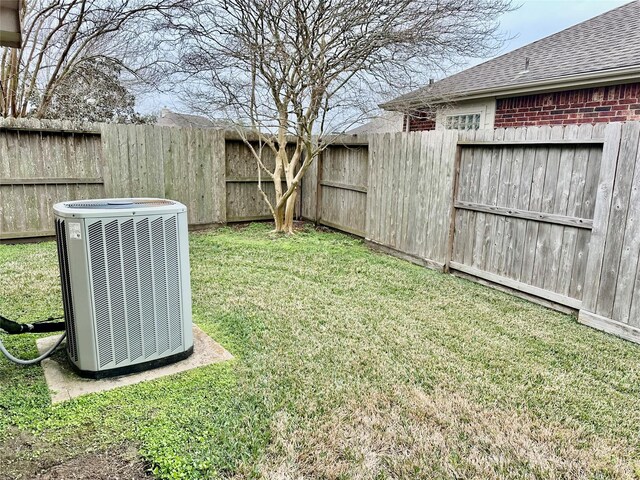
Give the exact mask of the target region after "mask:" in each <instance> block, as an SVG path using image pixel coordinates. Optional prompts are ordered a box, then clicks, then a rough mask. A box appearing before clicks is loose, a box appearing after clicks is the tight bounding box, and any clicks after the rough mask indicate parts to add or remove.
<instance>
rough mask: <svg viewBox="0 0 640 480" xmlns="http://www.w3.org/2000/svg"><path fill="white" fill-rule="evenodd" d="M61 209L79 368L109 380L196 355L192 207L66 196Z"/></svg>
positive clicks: (61, 252) (71, 344) (71, 350)
mask: <svg viewBox="0 0 640 480" xmlns="http://www.w3.org/2000/svg"><path fill="white" fill-rule="evenodd" d="M53 210H54V212H55V216H56V219H55V223H56V237H57V243H58V259H59V264H60V278H61V280H62V300H63V303H64V315H65V326H66V331H67V354H68V357H69V360H70V361H71V364H72V366H73V367H74V369H75V370H76V371H77V372H78V373H79V374H80V375H82V376H85V377H90V378H103V377H109V376H115V375H123V374H126V373H132V372H139V371H142V370H147V369H149V368H154V367H158V366H161V365H165V364H168V363H172V362H175V361H178V360H181V359H184V358H186V357H188V356H189V355H190V354H191V353H192V352H193V335H192V330H191V328H192V327H191V285H190V278H189V243H188V236H187V209H186V207H185V206H184V205H182V204H181V203H178V202H174V201H171V200H162V199H154V198H132V199H112V200H109V199H108V200H83V201H73V202H64V203H58V204H56V205H54V207H53Z"/></svg>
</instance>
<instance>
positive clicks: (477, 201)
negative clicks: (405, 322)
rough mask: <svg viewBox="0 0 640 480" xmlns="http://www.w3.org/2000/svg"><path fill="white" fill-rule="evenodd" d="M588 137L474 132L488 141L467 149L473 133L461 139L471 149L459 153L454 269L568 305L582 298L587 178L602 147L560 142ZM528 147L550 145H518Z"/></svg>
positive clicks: (577, 131) (547, 131) (554, 131)
mask: <svg viewBox="0 0 640 480" xmlns="http://www.w3.org/2000/svg"><path fill="white" fill-rule="evenodd" d="M593 134H594V132H593V127H592V126H590V125H586V126H582V127H580V128H577V127H569V128H557V127H556V128H550V127H540V128H529V129H506V130H503V129H496V130H495V131H493V132H491V131H490V132H483V131H478V132H476V133H475V140H476V141H484V142H489V143H486V145H483V146H478V145H476V146H474V145H472V144H471V143H470V142H472V141H473V140H474V139H473V138H472V137H473V136H474V134H473V133H471V132H465V133H463V134H461V141H462V142H467V143H469V145H463V146H462V153H461V165H460V173H459V175H460V179H459V189H458V197H457V202H456V204H457V205H458V206H459V210H458V212H457V213H456V226H455V238H454V245H453V254H452V260H453V262H454V263H455V264H456V265H458V266H464V267H465V271H466V273H471V274H473V275H477V276H482V277H483V278H484V277H486V276H487V275H491V277H492V281H495V278H497V277H504V279H505V280H504V281H505V282H506V281H507V280H509V282H508V283H510V286H511V287H513V285H517V286H518V287H517V288H523V289H525V288H526V289H529V290H530V288H529V287H533V288H535V289H536V292H537V293H536V294H539V293H540V292H542V293H545V292H551V293H553V294H557V295H553V298H554V300H553V301H557V300H562V301H566V302H568V303H570V304H572V305H579V302H575V301H574V300H573V299H575V300H578V301H579V300H580V299H581V298H582V285H583V283H584V278H585V271H586V255H585V254H584V251H585V249H586V248H587V245H588V241H589V238H590V235H589V234H590V225H591V221H592V214H593V211H592V207H591V206H592V205H593V203H594V199H593V198H591V197H589V195H594V192H595V188H596V184H597V178H596V177H595V176H594V175H593V174H592V173H591V172H592V171H594V170H598V169H599V167H600V158H601V150H602V147H601V146H599V145H598V144H576V143H567V144H562V143H559V142H560V141H561V140H566V141H569V142H572V141H574V140H581V139H582V140H592V139H593ZM533 140H536V141H545V140H547V141H549V140H550V141H551V142H552V143H551V144H547V145H545V144H539V145H535V146H534V145H532V144H528V143H519V142H523V141H533ZM502 141H503V142H504V144H503V145H500V142H502ZM587 181H589V182H590V184H587ZM585 192H587V195H586V196H585ZM586 200H588V202H589V203H588V206H587V207H586V208H585V207H584V204H585V201H586ZM579 215H591V217H586V218H583V217H580V216H579ZM574 225H575V226H574ZM576 252H578V253H576ZM469 269H473V270H472V271H469ZM514 288H515V287H514ZM565 297H566V298H565Z"/></svg>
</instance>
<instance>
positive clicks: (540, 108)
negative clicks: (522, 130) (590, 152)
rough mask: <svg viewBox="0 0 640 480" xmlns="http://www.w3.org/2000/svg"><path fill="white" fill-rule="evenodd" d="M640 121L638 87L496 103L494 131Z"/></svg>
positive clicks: (639, 85)
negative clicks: (543, 126) (540, 126)
mask: <svg viewBox="0 0 640 480" xmlns="http://www.w3.org/2000/svg"><path fill="white" fill-rule="evenodd" d="M628 120H640V83H629V84H625V85H612V86H607V87H594V88H583V89H580V90H568V91H564V92H555V93H542V94H538V95H527V96H523V97H512V98H503V99H499V100H497V101H496V118H495V128H500V127H527V126H530V125H568V124H578V123H598V122H623V121H628Z"/></svg>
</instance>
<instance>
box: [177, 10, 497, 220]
mask: <svg viewBox="0 0 640 480" xmlns="http://www.w3.org/2000/svg"><path fill="white" fill-rule="evenodd" d="M509 8H510V0H193V1H192V2H191V3H190V5H189V7H188V9H185V10H183V11H182V12H181V14H180V15H176V16H173V17H171V18H168V19H167V22H168V25H167V26H168V27H170V28H171V29H172V30H173V31H174V32H175V36H174V39H173V41H174V43H173V45H172V50H173V51H174V52H176V54H177V55H176V57H175V65H174V74H178V75H179V76H181V78H182V82H181V84H182V85H183V86H185V88H186V95H185V98H187V99H188V101H189V103H190V105H191V106H192V108H194V109H196V110H200V111H208V112H212V111H214V112H215V115H220V114H221V112H225V113H226V115H227V116H228V117H230V118H234V119H236V120H237V121H238V122H239V127H240V128H239V129H238V131H239V132H240V134H241V135H243V139H244V140H245V143H246V144H247V145H249V147H250V148H251V150H252V152H253V155H254V156H255V158H256V162H257V168H258V172H259V174H264V175H267V176H268V177H270V178H271V180H272V181H273V182H274V185H275V200H273V201H272V200H270V199H269V198H268V196H267V195H266V194H265V192H264V191H263V189H262V186H261V184H260V186H259V189H260V191H261V193H262V195H263V197H264V198H265V201H266V202H267V203H268V204H269V207H270V209H271V212H272V214H273V218H274V221H275V229H276V231H280V232H292V229H293V215H294V205H295V201H296V196H297V192H298V188H299V185H300V181H301V179H302V177H303V175H304V174H305V172H306V171H307V169H308V168H309V166H310V165H311V163H312V162H313V160H314V159H315V158H316V157H317V156H318V154H319V152H320V151H321V150H322V149H323V148H324V147H325V146H326V144H327V139H328V134H329V133H330V132H332V131H336V130H342V128H340V126H344V125H348V124H349V123H353V122H354V121H355V120H357V119H359V118H360V117H361V116H362V115H363V114H366V113H367V112H368V111H370V110H371V108H372V107H374V106H375V101H376V100H377V99H379V94H381V93H382V92H384V91H386V92H389V91H396V92H398V91H406V89H407V87H412V86H417V84H418V83H417V82H420V81H422V79H423V76H424V74H425V72H429V71H431V72H432V71H433V70H434V69H439V68H442V66H443V65H445V64H447V65H449V64H451V62H454V61H455V60H456V59H458V58H461V57H468V56H479V55H484V54H486V53H487V52H489V51H491V49H493V48H495V47H496V46H497V44H498V43H499V40H500V39H499V38H498V35H497V34H496V32H497V26H498V25H497V22H496V19H497V18H498V16H499V15H500V14H502V13H503V12H505V11H507V10H508V9H509ZM252 139H253V140H254V141H252ZM255 139H257V140H258V142H257V143H256V142H255ZM265 150H266V151H268V152H270V154H271V155H273V156H275V167H274V168H267V167H266V165H265V162H264V161H263V158H264V156H263V153H264V151H265ZM282 177H283V178H284V181H283V180H282Z"/></svg>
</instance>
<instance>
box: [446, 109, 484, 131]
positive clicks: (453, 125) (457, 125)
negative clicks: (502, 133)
mask: <svg viewBox="0 0 640 480" xmlns="http://www.w3.org/2000/svg"><path fill="white" fill-rule="evenodd" d="M445 126H446V128H447V130H478V129H479V128H480V114H479V113H471V114H469V115H447V118H446V122H445Z"/></svg>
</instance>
